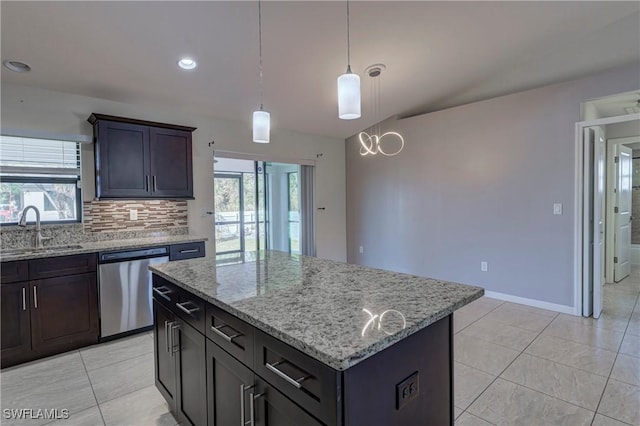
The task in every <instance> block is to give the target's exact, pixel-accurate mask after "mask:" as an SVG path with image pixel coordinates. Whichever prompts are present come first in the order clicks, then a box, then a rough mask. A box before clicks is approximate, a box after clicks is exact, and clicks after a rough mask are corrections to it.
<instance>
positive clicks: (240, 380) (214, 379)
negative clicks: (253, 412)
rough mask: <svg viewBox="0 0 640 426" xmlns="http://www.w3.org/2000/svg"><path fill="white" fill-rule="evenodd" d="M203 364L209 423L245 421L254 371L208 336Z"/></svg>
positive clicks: (219, 425) (222, 425) (215, 425)
mask: <svg viewBox="0 0 640 426" xmlns="http://www.w3.org/2000/svg"><path fill="white" fill-rule="evenodd" d="M206 368H207V412H208V420H209V422H208V424H209V426H226V425H241V424H245V423H246V422H248V421H249V418H250V413H249V395H250V393H251V392H254V391H253V390H252V389H253V372H252V371H251V370H249V369H248V368H247V367H245V366H244V365H243V364H242V363H240V361H238V360H237V359H235V358H234V357H232V356H231V355H229V354H228V353H227V352H225V351H224V350H223V349H222V348H221V347H220V346H218V345H216V344H215V343H213V342H212V341H211V340H207V367H206Z"/></svg>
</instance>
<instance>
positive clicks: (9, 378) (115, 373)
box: [0, 332, 177, 426]
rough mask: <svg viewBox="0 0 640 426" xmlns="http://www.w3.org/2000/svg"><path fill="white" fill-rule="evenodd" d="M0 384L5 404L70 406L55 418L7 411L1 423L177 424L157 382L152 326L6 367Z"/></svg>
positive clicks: (68, 424)
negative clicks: (64, 414)
mask: <svg viewBox="0 0 640 426" xmlns="http://www.w3.org/2000/svg"><path fill="white" fill-rule="evenodd" d="M0 389H1V390H2V395H1V401H2V408H3V409H5V408H33V409H38V408H48V409H52V408H57V409H63V408H66V409H68V410H69V414H70V415H69V419H60V420H57V421H53V422H52V421H51V420H44V419H37V420H10V419H5V418H4V416H3V417H2V419H0V422H1V424H2V425H3V426H4V425H21V426H22V425H24V426H26V425H43V424H50V425H52V426H53V425H55V426H72V425H83V426H84V425H87V426H94V425H96V426H97V425H127V426H128V425H131V426H134V425H135V426H138V425H140V426H143V425H166V426H174V425H176V424H177V421H176V419H175V418H174V417H173V416H172V415H171V413H169V411H168V408H167V404H166V403H165V401H164V399H163V398H162V396H161V395H160V393H159V392H158V390H157V389H156V388H155V385H154V373H153V335H152V334H151V332H147V333H142V334H138V335H135V336H131V337H127V338H124V339H119V340H116V341H113V342H109V343H103V344H99V345H94V346H91V347H88V348H84V349H81V350H78V351H71V352H67V353H64V354H62V355H57V356H54V357H50V358H46V359H43V360H38V361H34V362H31V363H28V364H23V365H20V366H16V367H13V368H8V369H5V370H2V372H1V373H0ZM3 414H4V413H3Z"/></svg>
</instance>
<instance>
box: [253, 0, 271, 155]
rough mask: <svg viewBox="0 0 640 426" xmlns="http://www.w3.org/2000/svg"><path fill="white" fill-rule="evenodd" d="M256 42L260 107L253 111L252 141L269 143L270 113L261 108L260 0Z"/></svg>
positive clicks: (262, 94) (262, 96) (259, 3)
mask: <svg viewBox="0 0 640 426" xmlns="http://www.w3.org/2000/svg"><path fill="white" fill-rule="evenodd" d="M258 43H259V44H258V49H259V52H260V53H259V54H260V73H259V76H260V109H259V110H258V111H254V112H253V141H254V142H255V143H269V135H270V133H271V114H269V113H268V112H267V111H265V110H263V109H262V99H263V98H264V90H263V84H262V4H261V2H260V0H258Z"/></svg>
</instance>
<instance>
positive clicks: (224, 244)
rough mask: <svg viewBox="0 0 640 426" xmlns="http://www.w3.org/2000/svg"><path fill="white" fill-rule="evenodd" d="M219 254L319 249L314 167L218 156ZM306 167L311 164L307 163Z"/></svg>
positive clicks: (215, 183)
mask: <svg viewBox="0 0 640 426" xmlns="http://www.w3.org/2000/svg"><path fill="white" fill-rule="evenodd" d="M217 160H218V162H217V163H216V165H215V169H216V171H215V173H214V191H215V238H216V254H217V255H234V254H238V253H245V252H252V251H256V250H268V249H272V250H279V251H284V252H288V253H291V254H306V255H310V256H314V255H315V250H310V249H309V247H315V244H314V240H315V232H314V213H315V212H314V210H315V208H314V207H313V190H312V189H313V173H312V172H311V173H302V174H301V171H305V170H307V169H309V170H311V169H313V167H309V166H302V167H301V166H300V165H297V164H286V163H266V162H262V161H250V160H236V159H227V158H220V157H217ZM305 167H306V168H307V169H305Z"/></svg>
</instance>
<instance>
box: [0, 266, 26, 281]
mask: <svg viewBox="0 0 640 426" xmlns="http://www.w3.org/2000/svg"><path fill="white" fill-rule="evenodd" d="M0 271H1V272H0V273H1V274H2V275H1V277H0V279H1V281H0V283H2V284H9V283H15V282H18V281H27V280H28V279H29V262H27V261H26V260H22V261H18V262H2V265H0Z"/></svg>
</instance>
